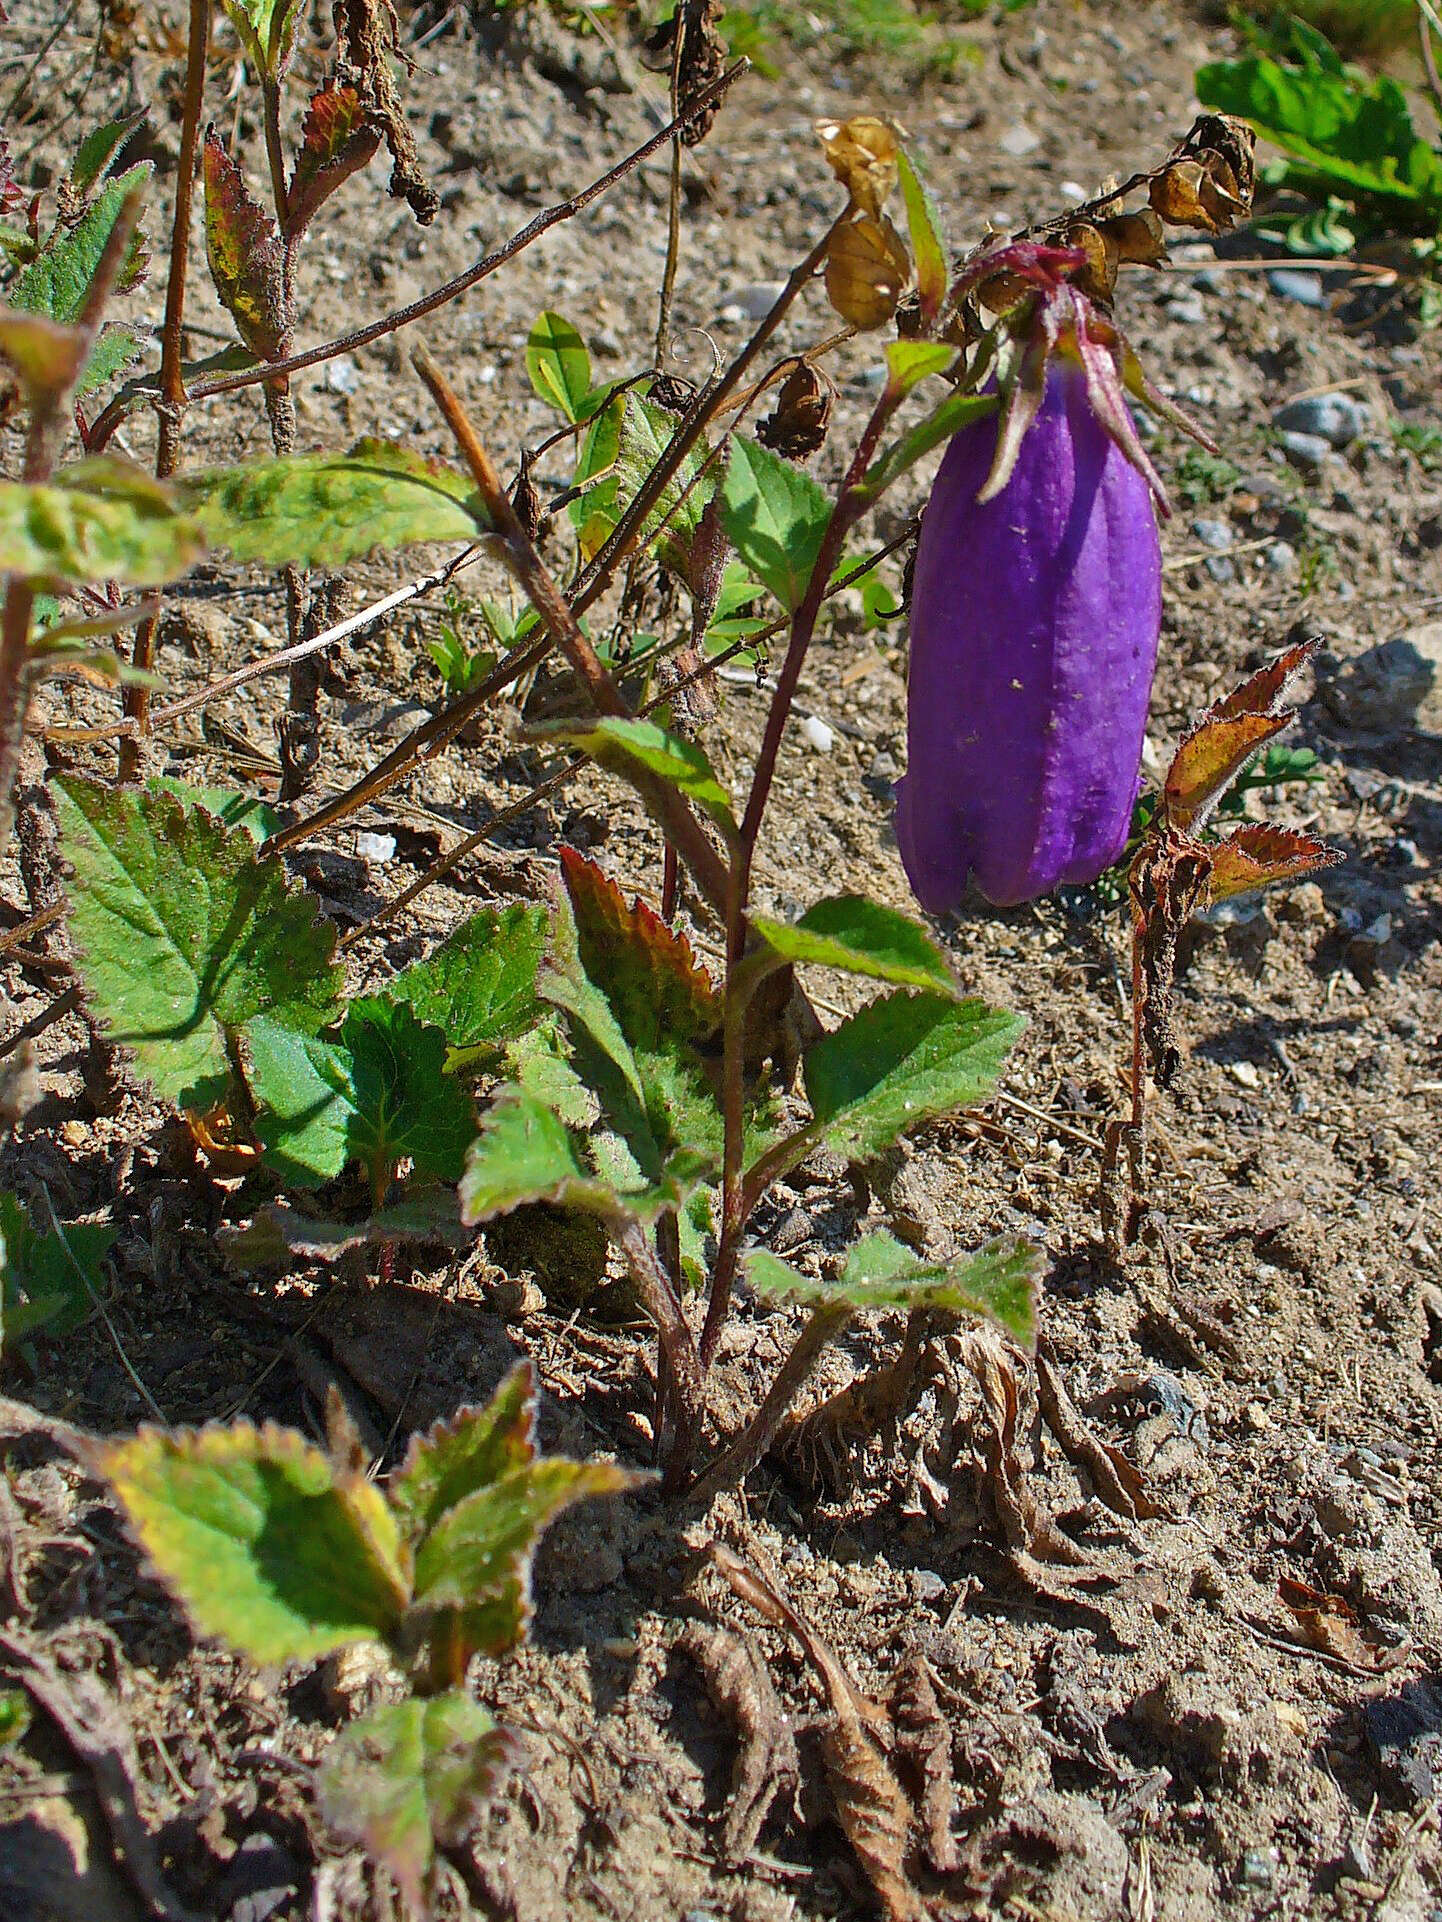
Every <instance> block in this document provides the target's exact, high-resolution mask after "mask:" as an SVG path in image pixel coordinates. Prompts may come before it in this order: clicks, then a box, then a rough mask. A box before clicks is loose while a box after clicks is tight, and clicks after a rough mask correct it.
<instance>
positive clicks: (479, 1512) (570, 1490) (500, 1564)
mask: <svg viewBox="0 0 1442 1922" xmlns="http://www.w3.org/2000/svg"><path fill="white" fill-rule="evenodd" d="M642 1479H643V1478H642V1477H641V1476H639V1475H636V1474H633V1473H632V1472H631V1471H630V1470H629V1469H626V1468H622V1467H621V1466H620V1465H619V1464H618V1463H616V1462H574V1461H568V1460H567V1459H566V1458H565V1456H563V1455H548V1456H544V1457H542V1458H541V1459H540V1460H539V1461H533V1462H530V1463H528V1464H527V1465H526V1466H525V1467H524V1468H519V1469H516V1470H515V1471H513V1472H512V1473H511V1474H509V1475H505V1476H502V1477H501V1478H500V1479H499V1480H497V1481H495V1482H492V1483H491V1484H490V1485H489V1486H487V1487H485V1488H479V1489H477V1490H476V1491H475V1493H474V1494H471V1495H467V1496H465V1497H463V1498H462V1499H461V1500H460V1501H458V1502H457V1503H455V1505H454V1506H453V1507H450V1508H447V1509H446V1510H445V1512H444V1513H443V1514H442V1515H440V1516H439V1517H438V1519H437V1520H436V1522H435V1523H434V1525H433V1526H432V1527H431V1529H430V1530H429V1531H428V1533H427V1534H426V1536H425V1537H424V1539H423V1540H422V1541H421V1543H420V1545H419V1546H418V1548H417V1550H416V1577H415V1596H416V1602H417V1604H418V1605H420V1606H422V1607H432V1608H443V1607H452V1608H462V1607H469V1606H473V1605H474V1604H475V1602H476V1600H477V1598H478V1597H481V1596H484V1595H487V1594H491V1593H498V1594H502V1595H505V1596H507V1597H510V1596H511V1595H516V1596H518V1597H519V1600H520V1620H519V1623H518V1628H517V1636H516V1639H517V1640H519V1639H520V1636H521V1634H523V1633H524V1631H525V1626H526V1622H527V1620H528V1619H529V1614H530V1578H531V1558H532V1556H533V1555H534V1554H535V1552H536V1544H537V1542H538V1541H539V1540H540V1538H541V1535H542V1534H543V1532H544V1531H545V1529H546V1528H547V1527H548V1526H549V1525H550V1523H551V1522H553V1521H554V1520H555V1519H556V1517H557V1515H559V1514H560V1513H561V1511H562V1510H563V1509H566V1508H569V1507H571V1506H572V1504H573V1503H575V1502H579V1501H584V1500H586V1499H587V1498H588V1497H589V1496H592V1495H617V1494H621V1493H622V1492H623V1491H624V1490H626V1489H628V1488H634V1487H635V1486H636V1485H637V1484H638V1483H639V1482H640V1481H641V1480H642Z"/></svg>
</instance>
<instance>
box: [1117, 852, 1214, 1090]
mask: <svg viewBox="0 0 1442 1922" xmlns="http://www.w3.org/2000/svg"><path fill="white" fill-rule="evenodd" d="M1211 872H1212V856H1211V851H1210V850H1209V849H1207V848H1204V847H1202V846H1201V845H1200V844H1199V843H1197V842H1194V841H1188V840H1187V839H1186V837H1185V836H1184V835H1181V834H1176V833H1172V832H1170V831H1169V832H1167V833H1164V834H1161V835H1149V836H1148V837H1147V839H1146V840H1144V841H1143V842H1142V845H1141V847H1140V848H1139V849H1138V850H1137V855H1136V859H1135V860H1134V861H1133V862H1132V866H1131V873H1130V875H1129V877H1128V886H1129V889H1130V892H1131V903H1132V923H1133V929H1134V933H1135V939H1136V942H1137V946H1138V962H1139V967H1138V980H1137V987H1136V992H1137V993H1139V994H1140V996H1141V1001H1142V1006H1141V1013H1140V1022H1141V1032H1142V1040H1143V1043H1144V1044H1145V1047H1146V1050H1147V1056H1148V1059H1149V1060H1150V1061H1151V1064H1152V1073H1153V1075H1154V1076H1155V1078H1156V1083H1157V1086H1158V1087H1159V1088H1166V1087H1170V1085H1171V1083H1172V1081H1173V1080H1174V1079H1175V1076H1176V1072H1177V1069H1178V1068H1179V1067H1180V1066H1181V1054H1180V1051H1179V1050H1178V1048H1177V1042H1176V1035H1175V1033H1174V1031H1173V1028H1172V983H1173V980H1174V979H1175V976H1176V970H1177V941H1178V939H1179V938H1180V936H1181V931H1182V929H1183V928H1184V927H1185V926H1186V924H1187V922H1188V921H1190V920H1191V918H1192V916H1193V915H1194V914H1195V913H1196V911H1197V909H1198V908H1199V907H1200V906H1201V904H1202V902H1203V901H1204V900H1205V899H1206V897H1207V885H1208V882H1209V880H1210V878H1211Z"/></svg>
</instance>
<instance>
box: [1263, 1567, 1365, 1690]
mask: <svg viewBox="0 0 1442 1922" xmlns="http://www.w3.org/2000/svg"><path fill="white" fill-rule="evenodd" d="M1277 1594H1278V1596H1279V1597H1280V1599H1281V1601H1282V1603H1283V1604H1284V1606H1285V1607H1286V1608H1287V1609H1288V1610H1289V1611H1290V1613H1291V1615H1292V1617H1293V1618H1294V1620H1295V1621H1296V1624H1297V1626H1298V1628H1299V1629H1300V1630H1301V1631H1302V1636H1303V1638H1304V1640H1305V1641H1306V1642H1307V1643H1308V1645H1309V1646H1310V1647H1312V1648H1315V1649H1319V1650H1320V1651H1321V1652H1322V1654H1324V1655H1334V1656H1335V1657H1336V1658H1337V1660H1338V1661H1341V1662H1350V1663H1351V1664H1352V1665H1353V1666H1354V1667H1355V1668H1376V1667H1377V1665H1378V1664H1377V1651H1376V1649H1375V1648H1373V1646H1372V1645H1371V1643H1370V1642H1368V1641H1367V1639H1366V1637H1365V1636H1364V1635H1363V1633H1362V1628H1361V1624H1360V1623H1359V1622H1358V1620H1357V1615H1356V1612H1355V1611H1354V1610H1353V1609H1351V1608H1349V1607H1348V1605H1347V1604H1346V1602H1344V1601H1343V1600H1342V1598H1341V1596H1340V1595H1327V1594H1324V1593H1323V1592H1322V1590H1320V1589H1316V1588H1309V1587H1308V1585H1307V1584H1306V1583H1305V1582H1298V1581H1294V1580H1293V1579H1292V1577H1291V1576H1289V1575H1284V1576H1283V1577H1282V1578H1281V1580H1280V1581H1279V1582H1278V1583H1277Z"/></svg>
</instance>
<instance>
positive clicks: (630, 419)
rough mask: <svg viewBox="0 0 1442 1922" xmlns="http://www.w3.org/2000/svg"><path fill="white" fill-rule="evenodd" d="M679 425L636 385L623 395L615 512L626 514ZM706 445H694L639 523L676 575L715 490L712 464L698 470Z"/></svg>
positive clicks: (681, 570)
mask: <svg viewBox="0 0 1442 1922" xmlns="http://www.w3.org/2000/svg"><path fill="white" fill-rule="evenodd" d="M677 426H678V421H677V417H676V416H675V415H674V414H669V413H667V411H666V409H665V408H664V407H658V406H657V405H656V403H655V402H654V401H651V400H647V399H645V397H644V396H643V395H641V394H638V393H637V392H636V391H635V390H634V388H633V389H631V390H629V391H628V392H627V393H626V394H625V395H624V396H623V397H622V407H621V425H620V433H619V437H618V441H617V447H616V496H615V515H616V518H619V517H620V515H622V514H624V513H625V511H626V509H627V508H628V507H629V506H630V505H631V502H632V501H633V500H634V499H635V498H636V495H637V494H638V493H639V492H640V491H641V488H642V486H643V485H644V484H645V482H646V480H647V479H648V478H649V476H650V474H651V470H652V469H653V468H654V467H655V466H656V465H657V463H658V462H659V461H660V459H661V457H662V455H663V454H664V453H665V451H666V448H667V446H668V444H669V443H670V440H671V436H672V435H673V434H674V433H675V431H676V428H677ZM706 454H707V449H706V447H705V446H704V445H702V446H699V447H693V448H692V449H691V451H690V453H689V454H688V455H687V456H686V458H685V460H683V461H682V463H681V467H680V471H679V472H678V473H676V474H674V475H673V476H672V477H671V479H670V480H669V481H668V482H667V483H666V486H665V487H664V489H663V490H662V493H661V498H660V500H658V501H657V503H656V505H655V506H654V507H653V508H652V510H651V512H650V513H649V514H648V515H647V516H646V518H645V520H644V521H643V522H642V524H641V525H642V538H643V539H644V540H648V541H649V540H651V539H652V538H653V537H655V536H659V538H658V539H657V540H656V553H657V555H658V556H659V558H660V559H661V561H662V562H663V563H664V564H665V565H666V566H667V567H670V568H672V569H673V570H674V571H675V572H677V573H679V574H683V575H684V574H685V573H686V572H687V558H688V556H689V554H690V544H691V539H692V536H693V535H694V534H695V532H696V530H697V528H698V527H699V526H700V525H701V516H702V515H703V514H704V513H705V511H706V503H707V502H708V501H709V500H710V498H711V496H712V495H713V494H714V493H715V492H716V477H715V469H714V467H713V468H709V469H708V470H707V471H706V473H705V474H703V473H702V471H701V470H702V465H703V463H704V461H705V458H706Z"/></svg>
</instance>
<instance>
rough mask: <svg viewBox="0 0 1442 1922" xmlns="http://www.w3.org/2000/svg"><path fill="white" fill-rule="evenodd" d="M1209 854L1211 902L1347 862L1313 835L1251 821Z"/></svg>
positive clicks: (1209, 897)
mask: <svg viewBox="0 0 1442 1922" xmlns="http://www.w3.org/2000/svg"><path fill="white" fill-rule="evenodd" d="M1208 852H1209V853H1210V855H1211V872H1210V874H1209V875H1208V877H1207V896H1208V899H1209V900H1211V901H1226V900H1229V899H1231V897H1232V896H1233V895H1237V894H1250V893H1251V892H1252V890H1253V889H1255V888H1265V887H1270V886H1271V885H1272V883H1273V882H1276V881H1300V880H1301V878H1302V876H1303V875H1304V874H1315V873H1316V872H1317V871H1318V869H1320V868H1333V867H1336V866H1337V864H1338V862H1340V861H1343V860H1345V859H1346V856H1345V855H1344V854H1343V853H1342V851H1341V849H1340V848H1334V847H1329V846H1328V845H1327V843H1326V842H1325V841H1319V840H1318V839H1317V838H1316V836H1315V835H1312V834H1303V833H1301V832H1300V831H1299V830H1297V829H1295V828H1278V827H1273V826H1272V825H1271V823H1270V822H1267V821H1253V822H1250V823H1249V824H1248V825H1247V826H1246V827H1242V828H1238V829H1237V831H1236V833H1235V834H1232V835H1229V836H1228V837H1227V839H1226V840H1225V841H1223V842H1222V843H1221V844H1220V845H1219V846H1217V847H1215V848H1211V849H1209V850H1208Z"/></svg>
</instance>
